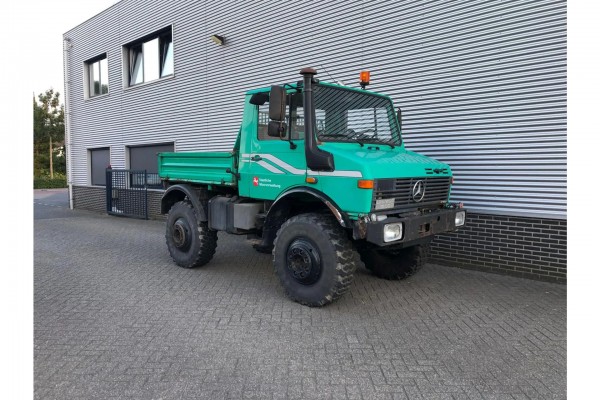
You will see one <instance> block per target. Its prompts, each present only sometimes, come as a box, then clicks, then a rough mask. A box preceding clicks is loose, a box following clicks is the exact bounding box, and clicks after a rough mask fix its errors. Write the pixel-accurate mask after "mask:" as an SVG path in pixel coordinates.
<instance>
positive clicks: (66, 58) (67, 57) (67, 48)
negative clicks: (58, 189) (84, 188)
mask: <svg viewBox="0 0 600 400" xmlns="http://www.w3.org/2000/svg"><path fill="white" fill-rule="evenodd" d="M71 47H72V44H71V39H69V38H64V39H63V69H64V80H65V154H66V156H67V163H66V164H67V186H68V188H69V208H70V209H71V210H72V209H73V172H72V169H73V167H72V165H71V162H72V157H71V107H70V106H69V102H70V100H71V91H70V87H71V75H70V74H69V69H70V68H71Z"/></svg>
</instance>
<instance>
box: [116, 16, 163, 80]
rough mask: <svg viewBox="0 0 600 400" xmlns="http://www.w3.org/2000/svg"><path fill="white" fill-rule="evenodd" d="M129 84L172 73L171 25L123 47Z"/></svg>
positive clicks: (155, 78)
mask: <svg viewBox="0 0 600 400" xmlns="http://www.w3.org/2000/svg"><path fill="white" fill-rule="evenodd" d="M124 50H125V51H124V56H125V58H126V63H127V65H128V71H127V74H128V79H127V84H128V85H129V86H134V85H138V84H140V83H144V82H151V81H154V80H157V79H160V78H164V77H166V76H170V75H173V32H172V29H171V27H169V28H166V29H163V30H160V31H158V32H155V33H153V34H151V35H148V36H145V37H144V38H142V39H140V40H136V41H135V42H132V43H130V44H128V45H126V46H125V47H124Z"/></svg>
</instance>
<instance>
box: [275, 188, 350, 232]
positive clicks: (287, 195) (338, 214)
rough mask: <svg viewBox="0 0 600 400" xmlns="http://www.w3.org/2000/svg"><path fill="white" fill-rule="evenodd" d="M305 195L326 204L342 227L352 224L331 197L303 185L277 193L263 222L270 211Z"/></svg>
mask: <svg viewBox="0 0 600 400" xmlns="http://www.w3.org/2000/svg"><path fill="white" fill-rule="evenodd" d="M306 195H310V196H312V197H314V198H316V199H318V200H320V201H321V203H323V204H325V205H326V206H327V208H328V209H329V211H331V213H332V214H333V216H334V217H335V219H337V221H338V222H339V224H340V225H341V226H342V227H343V228H349V227H351V226H352V224H351V222H350V219H349V218H348V216H347V215H346V213H344V212H343V211H341V210H340V208H339V207H338V205H337V204H336V203H335V202H334V201H333V200H331V198H330V197H329V196H327V195H326V194H325V193H323V192H321V191H319V190H316V189H313V188H309V187H304V186H300V187H296V188H293V189H290V190H287V191H285V192H283V193H282V194H281V195H279V197H277V198H276V199H275V201H274V202H273V204H272V205H271V207H270V208H269V212H268V213H267V218H266V220H265V223H266V222H268V221H269V216H270V215H271V212H272V211H273V212H277V210H278V209H280V208H283V207H285V203H286V202H290V201H293V200H294V198H298V197H301V196H306Z"/></svg>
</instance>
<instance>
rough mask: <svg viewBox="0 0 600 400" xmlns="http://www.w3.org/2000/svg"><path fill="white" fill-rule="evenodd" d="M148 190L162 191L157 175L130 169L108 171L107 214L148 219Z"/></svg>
mask: <svg viewBox="0 0 600 400" xmlns="http://www.w3.org/2000/svg"><path fill="white" fill-rule="evenodd" d="M148 189H162V185H161V182H160V177H159V176H158V174H157V173H148V172H147V171H135V170H130V169H119V170H116V169H110V168H109V169H107V170H106V212H107V213H108V214H110V215H120V216H124V217H132V218H143V219H148Z"/></svg>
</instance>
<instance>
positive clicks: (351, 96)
mask: <svg viewBox="0 0 600 400" xmlns="http://www.w3.org/2000/svg"><path fill="white" fill-rule="evenodd" d="M314 104H315V115H316V130H317V137H318V139H319V140H321V141H324V142H358V143H361V145H362V144H363V143H386V144H390V145H392V146H399V145H400V143H401V142H400V132H399V131H398V126H397V124H396V119H395V115H394V109H393V106H392V102H391V101H390V99H388V98H385V97H381V96H377V95H374V94H371V93H368V92H358V91H354V90H348V89H344V88H337V87H331V86H325V85H315V86H314Z"/></svg>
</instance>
